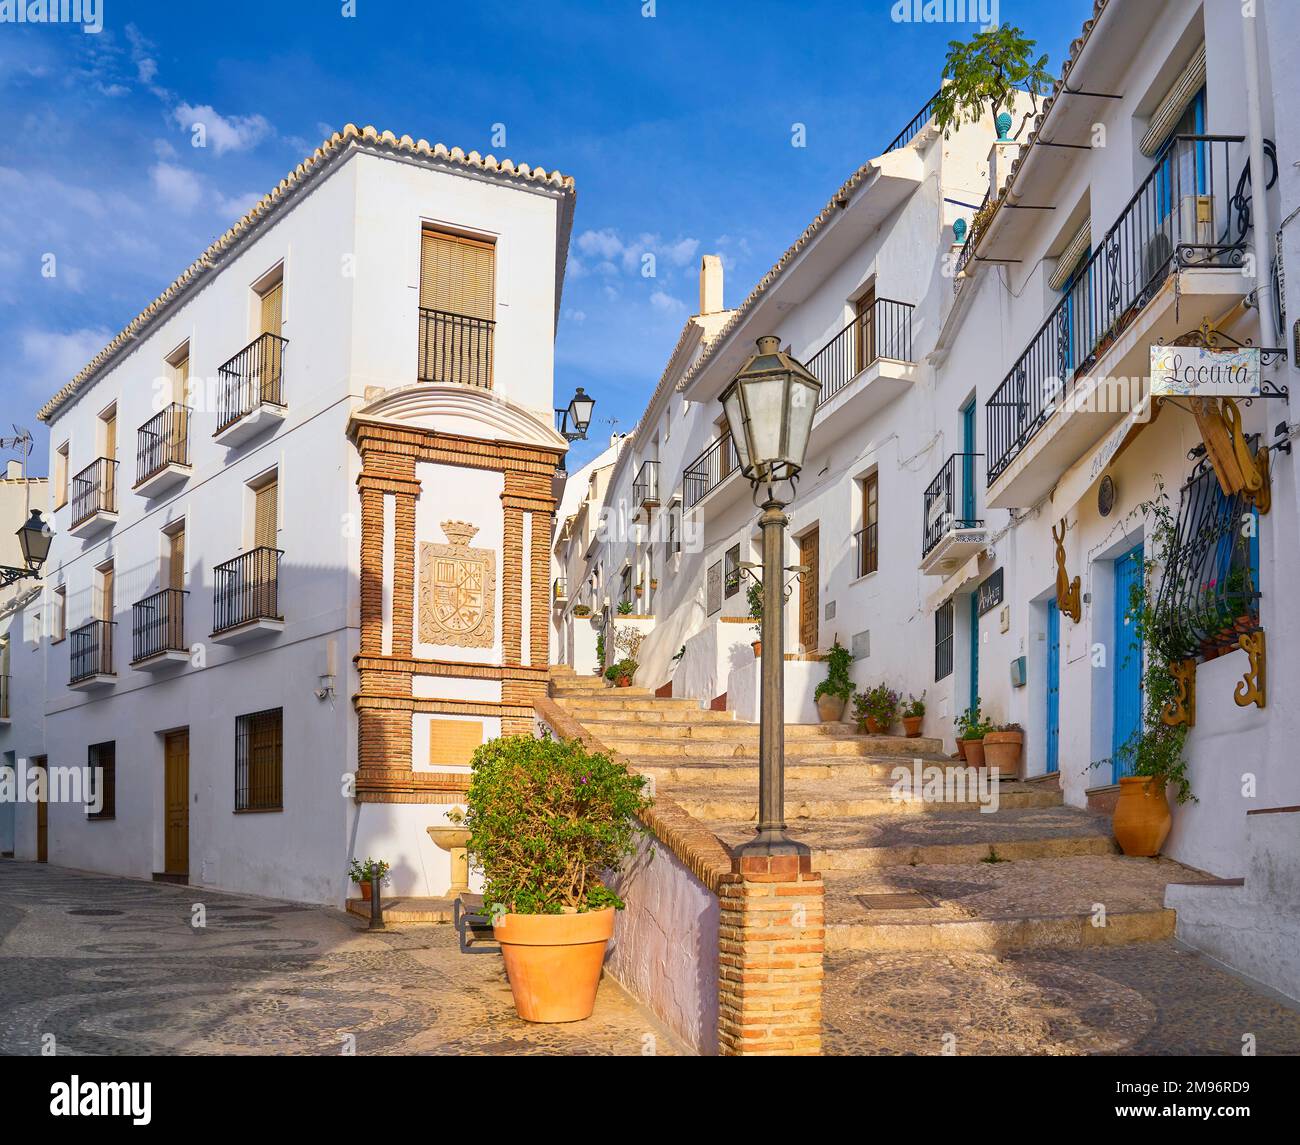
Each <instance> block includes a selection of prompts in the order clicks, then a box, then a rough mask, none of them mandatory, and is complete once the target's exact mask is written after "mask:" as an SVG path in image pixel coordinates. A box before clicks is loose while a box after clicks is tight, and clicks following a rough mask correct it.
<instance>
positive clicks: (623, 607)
mask: <svg viewBox="0 0 1300 1145" xmlns="http://www.w3.org/2000/svg"><path fill="white" fill-rule="evenodd" d="M618 614H619V616H631V615H632V602H631V601H630V600H620V601H619V602H618Z"/></svg>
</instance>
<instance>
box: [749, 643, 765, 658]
mask: <svg viewBox="0 0 1300 1145" xmlns="http://www.w3.org/2000/svg"><path fill="white" fill-rule="evenodd" d="M750 647H751V648H753V649H754V655H755V657H758V656H761V655H763V642H762V641H761V640H755V641H754V642H753V643H752V644H751V645H750Z"/></svg>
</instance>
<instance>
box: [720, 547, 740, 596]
mask: <svg viewBox="0 0 1300 1145" xmlns="http://www.w3.org/2000/svg"><path fill="white" fill-rule="evenodd" d="M723 561H724V564H723V596H724V597H726V598H730V597H733V596H735V595H736V594H737V593H738V592H739V591H740V546H739V545H732V546H731V548H729V549H728V550H727V551H726V553H725V554H724V555H723Z"/></svg>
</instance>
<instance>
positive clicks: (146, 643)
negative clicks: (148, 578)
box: [131, 588, 187, 664]
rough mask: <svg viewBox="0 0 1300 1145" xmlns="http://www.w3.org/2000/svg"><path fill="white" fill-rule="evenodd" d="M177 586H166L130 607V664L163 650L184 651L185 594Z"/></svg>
mask: <svg viewBox="0 0 1300 1145" xmlns="http://www.w3.org/2000/svg"><path fill="white" fill-rule="evenodd" d="M186 595H187V594H186V593H185V591H184V590H183V589H179V588H165V589H163V590H162V591H161V592H155V593H154V594H153V595H152V596H146V597H145V598H144V600H141V601H138V602H136V603H135V604H133V605H132V606H131V663H132V664H138V663H140V661H141V660H148V659H150V658H151V657H154V656H159V655H161V654H162V653H163V652H185V651H187V648H186V646H185V597H186Z"/></svg>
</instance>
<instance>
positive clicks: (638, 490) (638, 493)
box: [632, 461, 659, 506]
mask: <svg viewBox="0 0 1300 1145" xmlns="http://www.w3.org/2000/svg"><path fill="white" fill-rule="evenodd" d="M632 503H633V504H634V505H637V506H642V505H658V504H659V462H657V461H643V462H642V463H641V468H640V469H639V470H638V471H637V475H636V480H635V481H633V482H632Z"/></svg>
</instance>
